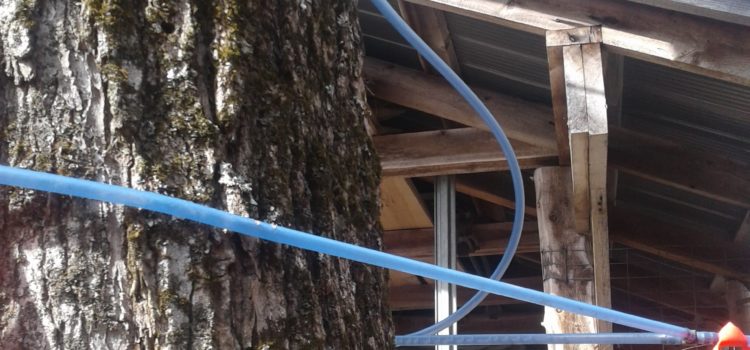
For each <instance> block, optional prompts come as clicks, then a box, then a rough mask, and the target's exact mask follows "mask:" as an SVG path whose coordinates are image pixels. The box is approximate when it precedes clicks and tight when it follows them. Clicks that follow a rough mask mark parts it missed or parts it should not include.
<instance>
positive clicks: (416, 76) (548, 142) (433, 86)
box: [364, 57, 556, 152]
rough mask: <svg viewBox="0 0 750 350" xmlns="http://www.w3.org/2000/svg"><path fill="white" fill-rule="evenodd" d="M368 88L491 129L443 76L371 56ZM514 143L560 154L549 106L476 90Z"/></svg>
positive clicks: (381, 96)
mask: <svg viewBox="0 0 750 350" xmlns="http://www.w3.org/2000/svg"><path fill="white" fill-rule="evenodd" d="M364 70H365V75H366V80H367V89H368V91H370V92H371V93H372V94H373V95H374V96H375V97H377V98H379V99H381V100H384V101H387V102H391V103H394V104H397V105H400V106H404V107H408V108H411V109H414V110H417V111H421V112H424V113H427V114H432V115H434V116H438V117H441V118H444V119H448V120H452V121H454V122H457V123H460V124H463V125H467V126H471V127H474V128H477V129H482V130H488V128H487V126H486V125H485V124H484V123H483V122H482V121H481V120H480V119H479V117H477V116H476V113H475V112H474V110H472V109H471V107H470V106H469V105H468V104H467V103H466V101H464V99H463V98H462V97H461V96H460V95H459V94H458V93H457V92H456V91H455V90H453V88H452V87H451V86H450V85H448V83H446V82H445V80H443V78H441V77H437V76H432V75H429V74H426V73H424V72H420V71H417V70H414V69H409V68H405V67H400V66H397V65H394V64H391V63H388V62H384V61H381V60H378V59H374V58H371V57H367V58H366V59H365V67H364ZM472 90H474V92H476V94H477V95H478V96H479V97H480V98H481V99H482V101H483V102H484V103H485V104H486V105H487V108H489V110H490V111H491V112H492V113H493V115H494V116H495V118H496V119H497V121H498V123H500V125H502V127H503V130H504V131H505V133H506V134H507V135H508V138H509V139H511V140H517V141H521V142H525V143H527V144H532V145H536V146H537V147H541V148H543V149H549V150H552V151H554V152H556V143H555V142H556V141H555V130H554V126H553V123H552V114H551V113H550V112H549V108H548V107H546V106H540V105H535V104H530V103H528V102H526V101H523V100H521V99H517V98H513V97H508V96H504V95H500V94H497V93H493V92H491V91H488V90H484V89H476V88H473V89H472Z"/></svg>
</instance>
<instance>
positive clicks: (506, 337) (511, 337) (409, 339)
mask: <svg viewBox="0 0 750 350" xmlns="http://www.w3.org/2000/svg"><path fill="white" fill-rule="evenodd" d="M682 343H683V340H682V339H681V338H677V337H672V336H668V335H664V334H655V333H578V334H462V335H426V336H424V335H416V336H415V335H410V336H405V337H403V336H397V337H396V346H430V345H525V344H662V345H679V344H682Z"/></svg>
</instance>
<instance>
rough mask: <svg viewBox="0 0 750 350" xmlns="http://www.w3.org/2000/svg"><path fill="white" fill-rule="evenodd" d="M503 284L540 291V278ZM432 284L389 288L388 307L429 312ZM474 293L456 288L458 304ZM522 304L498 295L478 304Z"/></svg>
mask: <svg viewBox="0 0 750 350" xmlns="http://www.w3.org/2000/svg"><path fill="white" fill-rule="evenodd" d="M503 281H504V282H507V283H510V284H513V285H516V286H521V287H524V288H531V289H534V290H541V289H542V277H541V276H533V277H520V278H509V279H504V280H503ZM434 292H435V291H434V289H433V286H432V284H412V285H403V286H397V287H390V290H389V293H388V294H389V295H388V305H389V306H390V308H391V310H393V311H403V310H430V309H432V308H433V307H434V303H433V302H432V297H433V294H434ZM475 293H476V291H475V290H473V289H466V288H462V287H459V288H458V303H459V304H463V303H465V302H466V301H467V300H468V299H469V298H471V297H472V296H473V295H474V294H475ZM522 303H524V302H522V301H519V300H516V299H513V298H508V297H503V296H499V295H494V294H490V295H488V296H487V298H485V299H484V301H483V302H482V303H481V304H480V305H481V306H495V305H513V304H522Z"/></svg>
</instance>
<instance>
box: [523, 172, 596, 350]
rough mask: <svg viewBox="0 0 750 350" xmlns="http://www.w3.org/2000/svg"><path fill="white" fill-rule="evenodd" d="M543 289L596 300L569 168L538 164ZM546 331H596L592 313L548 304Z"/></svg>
mask: <svg viewBox="0 0 750 350" xmlns="http://www.w3.org/2000/svg"><path fill="white" fill-rule="evenodd" d="M534 184H535V185H536V186H535V187H536V198H537V212H538V213H539V216H538V223H539V251H540V253H541V257H542V276H543V278H544V292H545V293H550V294H553V295H558V296H562V297H566V298H571V299H575V300H578V301H582V302H586V303H591V304H593V303H594V301H595V294H594V274H593V266H592V265H593V257H592V256H591V242H590V240H589V239H588V238H587V237H586V235H584V234H582V233H581V232H578V231H577V230H576V228H575V222H574V217H573V211H574V208H573V205H572V196H573V193H572V177H571V174H570V169H568V168H562V167H547V168H539V169H537V170H536V171H535V172H534ZM543 325H544V327H545V329H546V331H547V333H550V334H553V333H596V331H597V322H596V320H595V319H593V318H591V317H586V316H581V315H577V314H574V313H571V312H567V311H559V310H555V309H554V308H550V307H545V312H544V323H543ZM550 348H551V349H552V348H554V349H594V347H593V346H585V345H581V346H577V347H573V346H560V347H558V346H553V345H550Z"/></svg>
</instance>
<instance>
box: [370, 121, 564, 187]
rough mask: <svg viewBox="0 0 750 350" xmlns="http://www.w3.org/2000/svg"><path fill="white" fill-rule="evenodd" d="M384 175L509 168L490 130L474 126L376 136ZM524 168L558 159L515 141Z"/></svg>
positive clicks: (414, 174)
mask: <svg viewBox="0 0 750 350" xmlns="http://www.w3.org/2000/svg"><path fill="white" fill-rule="evenodd" d="M373 142H374V143H375V149H376V150H377V152H378V156H379V157H380V164H381V166H382V169H383V176H404V177H419V176H432V175H450V174H465V173H473V172H484V171H494V170H507V169H508V163H507V160H506V159H505V157H504V156H503V155H502V154H501V153H500V152H499V151H498V147H497V143H496V142H495V139H494V138H493V137H492V135H491V134H490V133H489V132H486V131H483V130H477V129H472V128H463V129H450V130H440V131H425V132H418V133H409V134H394V135H383V136H375V137H373ZM514 145H515V152H516V157H517V158H518V160H519V163H520V164H521V166H522V167H523V168H536V167H539V166H541V165H549V164H552V163H554V162H555V157H556V156H557V155H556V154H555V153H554V151H552V150H549V149H543V148H539V147H535V146H531V145H529V144H526V143H522V142H518V141H516V142H515V143H514Z"/></svg>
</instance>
